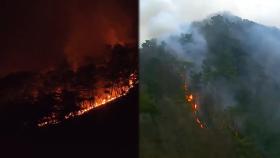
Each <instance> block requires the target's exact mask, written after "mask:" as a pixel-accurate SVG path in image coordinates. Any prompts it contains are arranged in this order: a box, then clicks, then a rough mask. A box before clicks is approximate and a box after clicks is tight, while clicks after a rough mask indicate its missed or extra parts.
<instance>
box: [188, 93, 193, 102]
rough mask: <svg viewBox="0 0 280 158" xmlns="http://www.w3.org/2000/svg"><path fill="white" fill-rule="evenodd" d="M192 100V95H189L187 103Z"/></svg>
mask: <svg viewBox="0 0 280 158" xmlns="http://www.w3.org/2000/svg"><path fill="white" fill-rule="evenodd" d="M192 100H193V95H192V94H191V95H190V96H189V97H188V102H191V101H192Z"/></svg>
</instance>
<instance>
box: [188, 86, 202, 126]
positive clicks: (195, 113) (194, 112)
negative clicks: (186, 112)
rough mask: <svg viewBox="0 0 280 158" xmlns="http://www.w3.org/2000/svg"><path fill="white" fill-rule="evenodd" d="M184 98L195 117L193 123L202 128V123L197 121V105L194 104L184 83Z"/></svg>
mask: <svg viewBox="0 0 280 158" xmlns="http://www.w3.org/2000/svg"><path fill="white" fill-rule="evenodd" d="M185 98H186V102H187V103H188V104H190V105H191V107H192V109H193V115H194V117H195V122H196V123H197V124H198V126H199V127H200V128H204V127H205V125H204V123H203V122H202V121H201V120H200V119H199V116H198V104H197V103H196V98H195V96H194V95H193V94H192V93H191V92H190V91H189V90H188V89H187V83H185Z"/></svg>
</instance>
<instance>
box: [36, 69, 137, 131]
mask: <svg viewBox="0 0 280 158" xmlns="http://www.w3.org/2000/svg"><path fill="white" fill-rule="evenodd" d="M128 81H129V83H128V85H120V86H115V87H113V88H110V93H109V94H103V95H98V96H94V99H87V100H83V101H82V102H80V105H79V107H80V110H78V111H73V112H70V113H68V114H67V115H65V116H64V119H65V120H67V119H69V118H73V117H76V116H80V115H83V114H84V113H86V112H88V111H90V110H92V109H94V108H96V107H99V106H102V105H105V104H107V103H109V102H111V101H114V100H116V99H118V98H120V97H123V96H125V95H127V94H128V93H129V91H130V89H132V88H133V87H134V86H135V84H136V82H137V77H136V74H134V73H132V74H131V75H130V76H129V80H128ZM91 97H92V96H90V97H88V98H91ZM60 122H61V120H58V119H57V116H56V114H55V113H52V114H51V116H47V117H44V118H43V119H42V120H40V122H39V123H38V126H39V127H42V126H46V125H50V124H57V123H60Z"/></svg>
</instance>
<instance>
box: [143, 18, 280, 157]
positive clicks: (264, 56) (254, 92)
mask: <svg viewBox="0 0 280 158" xmlns="http://www.w3.org/2000/svg"><path fill="white" fill-rule="evenodd" d="M279 43H280V31H279V30H278V29H277V28H273V27H267V26H264V25H261V24H257V23H255V22H252V21H249V20H246V19H241V18H239V17H236V16H233V15H230V14H217V15H214V16H212V17H209V18H207V19H205V20H203V21H200V22H193V23H192V24H191V25H190V26H189V28H188V29H186V30H183V31H182V32H181V33H180V34H179V35H178V33H174V35H171V36H170V37H168V38H165V39H163V40H162V39H152V40H148V41H146V42H145V43H143V44H142V47H141V50H140V78H141V86H140V111H141V114H140V127H141V129H140V153H141V152H142V154H140V155H141V157H161V158H162V157H194V158H195V157H207V158H209V157H215V158H217V157H248V158H251V157H275V158H276V157H279V156H280V152H279V150H278V146H279V144H280V128H279V126H277V124H278V122H279V121H280V117H279V116H280V115H279V114H280V113H279V110H280V106H279V104H278V103H279V101H280V99H279V98H280V96H279V95H280V72H279V71H277V68H278V67H279V66H280V65H279V64H280V63H279V61H280V54H279V48H280V45H279ZM185 82H186V85H185ZM184 85H185V89H184ZM186 87H187V88H186ZM191 95H192V96H191ZM190 96H191V99H190V98H189V97H190ZM185 98H186V99H185ZM195 104H196V105H195ZM193 105H195V107H193ZM197 119H198V120H197ZM198 122H199V123H201V122H202V123H203V124H204V125H205V127H204V128H201V127H200V126H198ZM202 149H203V152H201V151H202Z"/></svg>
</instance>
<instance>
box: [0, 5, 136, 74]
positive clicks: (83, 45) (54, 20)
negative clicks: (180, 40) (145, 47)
mask: <svg viewBox="0 0 280 158" xmlns="http://www.w3.org/2000/svg"><path fill="white" fill-rule="evenodd" d="M137 5H138V3H137V2H136V1H134V0H133V1H128V0H121V1H117V0H105V1H101V0H97V1H91V0H81V1H76V0H61V1H56V0H49V1H40V0H39V1H34V0H27V1H24V2H23V1H20V0H15V1H4V2H1V9H0V13H1V19H2V22H1V33H2V34H1V37H0V41H1V48H0V52H1V53H0V76H1V75H6V74H9V73H11V72H17V71H40V70H44V69H49V68H53V67H56V66H57V65H60V64H61V63H68V64H70V65H71V66H72V67H77V66H79V65H81V64H83V63H84V60H85V59H87V58H92V59H94V60H95V61H102V60H104V58H105V57H104V54H105V53H104V51H105V50H106V45H113V44H117V43H119V44H124V43H136V42H137V39H138V33H137V31H138V30H137V27H136V26H137V25H138V18H137V17H138V16H137V13H138V11H137Z"/></svg>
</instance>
